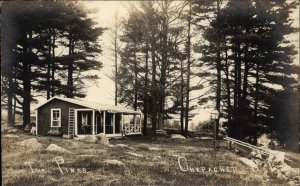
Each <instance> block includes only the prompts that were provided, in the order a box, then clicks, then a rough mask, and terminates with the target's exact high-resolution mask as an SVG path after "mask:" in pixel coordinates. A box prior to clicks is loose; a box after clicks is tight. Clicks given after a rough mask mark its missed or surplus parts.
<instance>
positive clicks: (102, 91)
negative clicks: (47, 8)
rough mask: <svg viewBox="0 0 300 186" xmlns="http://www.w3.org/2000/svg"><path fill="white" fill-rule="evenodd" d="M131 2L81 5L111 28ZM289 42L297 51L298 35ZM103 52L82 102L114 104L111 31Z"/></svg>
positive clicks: (203, 112)
mask: <svg viewBox="0 0 300 186" xmlns="http://www.w3.org/2000/svg"><path fill="white" fill-rule="evenodd" d="M131 3H132V2H130V1H84V2H83V4H84V6H86V7H87V8H92V9H96V12H95V13H93V14H91V15H90V16H91V17H92V18H94V20H95V21H96V22H97V26H101V27H106V28H112V27H113V26H114V25H115V14H116V12H117V15H118V19H119V20H121V19H123V18H126V15H127V10H126V7H129V6H130V4H131ZM292 17H293V18H296V19H295V22H294V26H296V27H298V28H299V9H298V10H297V11H295V12H294V14H293V15H292ZM288 39H290V40H293V41H294V44H295V45H297V46H298V51H299V33H297V34H293V35H292V36H289V38H288ZM100 42H101V45H102V47H103V48H102V49H103V52H102V54H101V55H100V56H99V60H100V61H101V62H102V63H103V68H102V69H101V70H100V71H99V72H98V75H99V77H100V79H99V80H98V83H97V86H95V85H93V84H90V85H88V86H89V87H87V89H86V93H87V96H86V97H85V98H84V100H87V101H94V102H98V103H103V104H114V91H115V88H114V81H113V80H111V79H110V78H109V77H110V76H112V74H113V69H114V55H113V53H112V51H111V49H110V48H111V47H112V43H111V30H107V31H105V32H104V34H103V35H102V37H101V38H100ZM295 64H298V65H299V52H298V55H297V57H296V58H295ZM211 111H212V110H211V109H198V110H196V111H195V112H197V113H198V115H196V116H195V118H194V119H193V121H194V122H198V121H204V120H207V119H209V116H210V113H211Z"/></svg>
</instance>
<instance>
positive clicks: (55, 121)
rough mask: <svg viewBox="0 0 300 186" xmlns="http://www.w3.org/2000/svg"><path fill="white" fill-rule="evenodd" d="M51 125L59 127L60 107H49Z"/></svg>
mask: <svg viewBox="0 0 300 186" xmlns="http://www.w3.org/2000/svg"><path fill="white" fill-rule="evenodd" d="M51 127H61V109H51Z"/></svg>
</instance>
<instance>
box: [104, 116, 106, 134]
mask: <svg viewBox="0 0 300 186" xmlns="http://www.w3.org/2000/svg"><path fill="white" fill-rule="evenodd" d="M105 115H106V111H103V133H104V134H105V123H106V121H105Z"/></svg>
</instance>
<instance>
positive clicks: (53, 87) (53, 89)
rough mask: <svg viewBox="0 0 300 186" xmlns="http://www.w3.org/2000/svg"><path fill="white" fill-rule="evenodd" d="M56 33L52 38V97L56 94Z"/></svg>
mask: <svg viewBox="0 0 300 186" xmlns="http://www.w3.org/2000/svg"><path fill="white" fill-rule="evenodd" d="M55 39H56V38H55V34H53V39H52V60H51V81H52V83H51V97H54V96H55V85H54V83H53V81H54V80H55V77H54V76H55V60H54V58H55Z"/></svg>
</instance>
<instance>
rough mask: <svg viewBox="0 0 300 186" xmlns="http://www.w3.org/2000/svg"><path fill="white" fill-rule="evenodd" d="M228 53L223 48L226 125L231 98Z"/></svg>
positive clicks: (229, 120)
mask: <svg viewBox="0 0 300 186" xmlns="http://www.w3.org/2000/svg"><path fill="white" fill-rule="evenodd" d="M228 65H229V64H228V53H227V48H225V75H226V81H225V86H226V94H227V96H226V98H227V122H228V125H230V124H231V96H230V80H229V66H228Z"/></svg>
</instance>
